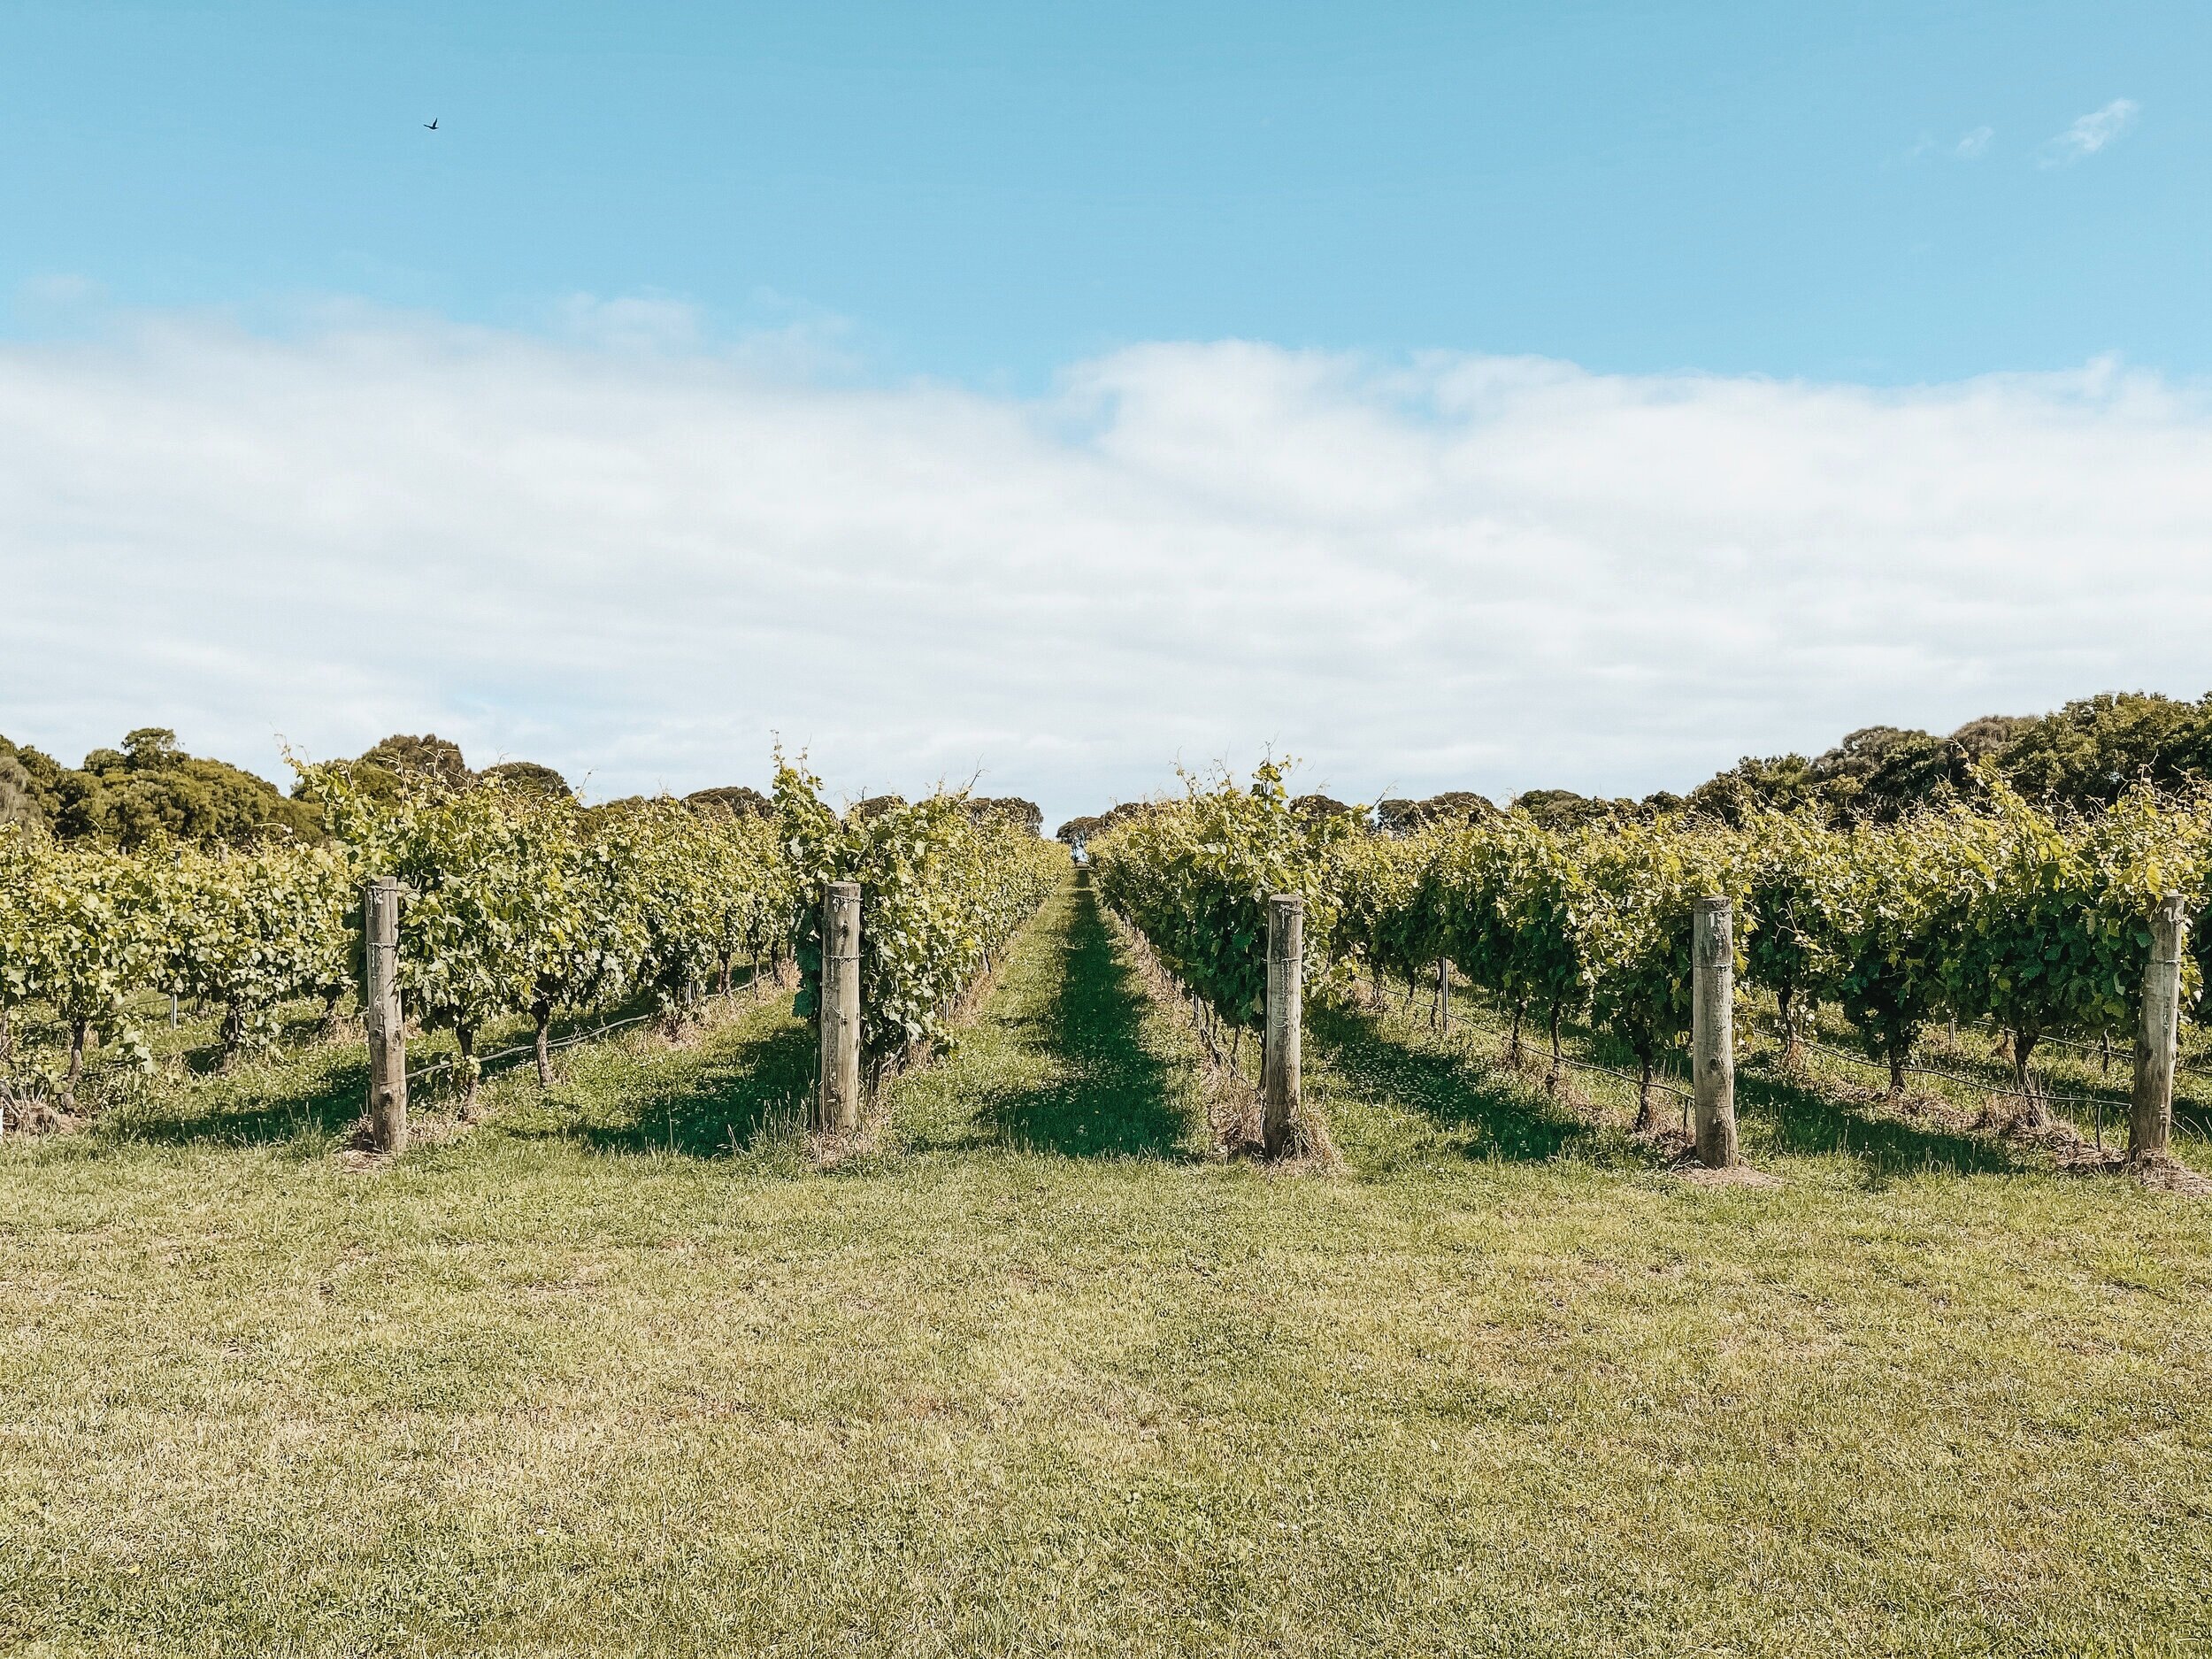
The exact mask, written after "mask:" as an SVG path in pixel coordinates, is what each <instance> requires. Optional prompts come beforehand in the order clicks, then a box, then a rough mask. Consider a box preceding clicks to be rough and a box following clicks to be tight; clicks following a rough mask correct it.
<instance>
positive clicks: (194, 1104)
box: [114, 999, 813, 1153]
mask: <svg viewBox="0 0 2212 1659" xmlns="http://www.w3.org/2000/svg"><path fill="white" fill-rule="evenodd" d="M651 1008H652V1004H651V1003H650V1002H648V1001H645V1000H642V999H641V1000H638V1001H635V1002H629V1003H625V1004H623V1005H621V1006H619V1007H615V1008H608V1009H596V1010H589V1011H587V1012H583V1013H577V1014H571V1015H567V1016H564V1017H562V1018H557V1019H556V1020H555V1021H554V1022H553V1025H552V1028H551V1032H550V1035H551V1037H552V1039H553V1041H555V1042H556V1043H558V1042H560V1041H562V1040H563V1039H565V1038H567V1037H569V1036H572V1035H575V1034H579V1033H589V1032H591V1031H593V1030H594V1029H595V1028H596V1027H598V1026H600V1025H605V1024H609V1023H611V1022H617V1021H621V1020H626V1019H628V1018H631V1017H633V1016H634V1015H637V1014H640V1013H647V1012H649V1011H650V1010H651ZM740 1018H743V1016H741V1017H740ZM303 1034H305V1033H303ZM528 1041H529V1031H528V1028H527V1027H526V1026H523V1027H520V1028H518V1030H513V1031H503V1032H502V1033H499V1034H498V1035H497V1036H496V1037H495V1038H493V1037H488V1038H487V1039H486V1040H485V1041H483V1042H482V1043H481V1044H480V1049H482V1050H488V1051H492V1052H498V1051H501V1050H506V1049H511V1048H514V1047H516V1046H517V1045H518V1044H527V1043H528ZM707 1041H714V1038H713V1037H711V1036H710V1038H708V1039H707ZM597 1048H598V1044H597V1043H595V1042H587V1043H586V1044H584V1045H583V1046H580V1047H578V1048H570V1049H568V1050H566V1051H565V1055H564V1056H561V1063H562V1064H568V1063H569V1061H570V1060H572V1058H574V1057H577V1056H587V1055H591V1054H593V1053H594V1051H595V1049H597ZM409 1049H410V1052H409V1056H408V1071H409V1073H410V1075H411V1076H412V1077H415V1078H416V1079H417V1082H416V1084H415V1087H413V1088H412V1090H411V1107H412V1109H413V1110H415V1111H417V1112H424V1113H435V1112H443V1111H449V1110H452V1108H453V1106H454V1104H455V1091H454V1090H453V1089H452V1088H451V1087H448V1086H447V1085H446V1084H445V1083H444V1082H443V1081H442V1080H440V1081H437V1082H427V1081H424V1080H422V1079H421V1078H420V1073H421V1072H422V1071H423V1070H424V1069H425V1068H426V1067H428V1066H432V1065H434V1064H437V1063H438V1062H440V1061H441V1060H443V1059H446V1058H448V1057H449V1056H450V1055H451V1054H452V1052H453V1041H452V1036H451V1033H432V1035H431V1037H430V1038H428V1039H422V1038H418V1039H417V1040H416V1041H412V1042H411V1043H410V1045H409ZM207 1053H208V1054H209V1055H211V1054H212V1053H213V1051H212V1050H209V1051H207ZM181 1057H182V1058H183V1060H184V1064H185V1068H186V1079H182V1080H180V1087H179V1093H177V1094H174V1095H172V1096H170V1097H168V1098H165V1099H161V1100H157V1102H154V1103H153V1104H152V1106H151V1107H150V1108H147V1107H141V1108H138V1109H136V1110H125V1111H123V1112H121V1113H119V1114H118V1115H117V1117H116V1118H115V1120H114V1133H116V1134H117V1135H118V1136H119V1138H120V1139H123V1140H127V1141H140V1142H153V1143H158V1144H164V1145H173V1146H198V1145H212V1146H244V1147H251V1146H278V1145H283V1144H286V1143H288V1142H293V1141H326V1140H328V1139H330V1138H332V1137H334V1136H337V1135H342V1134H344V1133H347V1132H348V1131H349V1130H350V1129H351V1128H352V1127H353V1125H355V1123H356V1122H357V1121H358V1120H359V1118H360V1116H361V1111H362V1107H363V1103H364V1102H365V1099H366V1097H367V1094H368V1056H367V1054H366V1052H365V1049H364V1048H363V1047H362V1046H361V1045H360V1043H359V1042H358V1041H354V1042H345V1041H339V1042H333V1043H326V1044H320V1045H310V1046H303V1047H301V1048H295V1049H290V1050H288V1051H285V1052H282V1053H280V1055H279V1056H277V1057H276V1058H275V1059H273V1060H272V1061H267V1062H263V1063H261V1064H249V1065H248V1066H246V1067H245V1068H243V1069H241V1070H239V1071H232V1072H224V1071H222V1070H221V1069H220V1067H219V1065H210V1064H203V1061H204V1058H205V1057H206V1056H203V1055H201V1054H199V1053H187V1054H185V1055H183V1056H181ZM531 1064H532V1062H531V1058H530V1056H529V1055H528V1054H527V1053H524V1054H522V1055H520V1056H509V1057H508V1058H506V1059H505V1060H503V1061H502V1062H501V1063H500V1064H497V1065H496V1066H495V1069H494V1070H492V1071H489V1072H488V1074H487V1077H486V1081H487V1083H490V1082H491V1081H492V1080H494V1079H498V1078H503V1077H505V1076H507V1075H509V1074H510V1073H511V1072H515V1071H520V1072H523V1073H525V1074H528V1073H529V1071H530V1070H531ZM812 1066H813V1045H812V1041H811V1040H810V1037H809V1035H808V1033H806V1032H805V1031H804V1030H803V1029H799V1030H794V1029H790V1028H787V1027H785V1028H780V1029H778V1030H775V1031H772V1032H769V1033H764V1034H761V1035H759V1036H757V1037H754V1038H749V1039H747V1040H745V1041H741V1042H739V1043H737V1044H736V1045H734V1046H733V1047H732V1048H729V1049H727V1050H726V1051H724V1052H721V1053H718V1054H716V1055H715V1056H713V1057H712V1059H711V1060H709V1061H706V1062H704V1063H703V1064H701V1065H700V1066H698V1067H696V1068H694V1069H685V1070H683V1071H681V1074H680V1075H679V1076H661V1075H657V1071H658V1070H659V1068H652V1069H647V1068H641V1067H636V1066H629V1065H621V1064H618V1065H617V1067H616V1068H615V1069H616V1071H617V1074H618V1079H619V1080H618V1081H617V1080H613V1079H608V1080H604V1081H598V1080H595V1081H591V1082H585V1083H572V1084H564V1085H558V1086H557V1087H556V1088H555V1090H554V1092H553V1094H550V1095H549V1096H547V1097H546V1098H545V1100H544V1101H543V1102H530V1103H527V1104H523V1103H519V1102H517V1103H513V1104H511V1105H510V1106H509V1107H507V1108H505V1109H503V1110H502V1112H501V1113H500V1116H501V1117H502V1118H505V1117H507V1116H508V1115H509V1113H510V1112H512V1113H513V1115H514V1116H515V1118H517V1124H516V1125H515V1127H514V1128H513V1129H512V1131H511V1133H517V1134H518V1135H520V1136H522V1137H524V1138H538V1137H541V1136H542V1137H547V1138H557V1137H558V1136H559V1135H560V1134H561V1133H567V1134H568V1135H569V1136H570V1137H571V1138H572V1139H580V1140H583V1141H587V1142H591V1143H596V1144H601V1145H605V1146H609V1147H617V1146H620V1147H629V1148H640V1149H643V1148H661V1149H664V1150H665V1149H673V1150H676V1151H681V1152H693V1153H710V1152H727V1151H729V1150H730V1148H731V1147H732V1145H733V1142H734V1144H739V1145H742V1144H744V1143H745V1142H746V1141H749V1140H750V1139H751V1138H752V1137H753V1136H754V1135H755V1134H756V1133H757V1132H758V1130H759V1129H760V1127H761V1126H762V1125H764V1123H765V1122H767V1121H768V1119H769V1118H771V1117H772V1116H773V1115H774V1113H775V1112H776V1110H777V1109H778V1108H779V1107H780V1106H782V1105H784V1104H786V1103H787V1102H790V1101H793V1100H799V1099H803V1097H804V1095H805V1093H806V1089H807V1086H808V1083H809V1082H810V1079H811V1078H812V1075H813V1071H812ZM594 1069H595V1070H596V1068H594ZM602 1093H604V1094H606V1095H607V1096H609V1097H611V1098H610V1099H609V1100H608V1101H607V1102H605V1103H606V1105H607V1110H608V1115H607V1116H603V1117H602V1118H601V1119H600V1120H599V1121H597V1122H587V1123H586V1124H585V1125H582V1126H578V1125H575V1124H573V1123H572V1122H569V1121H568V1120H569V1118H571V1117H572V1114H573V1113H574V1112H575V1111H576V1110H579V1106H580V1107H581V1110H584V1111H585V1112H587V1114H588V1113H589V1112H590V1111H591V1110H592V1109H593V1108H594V1107H595V1106H596V1105H599V1104H600V1103H601V1102H600V1101H599V1100H598V1099H597V1098H595V1097H597V1096H599V1095H600V1094H602ZM578 1095H582V1096H583V1097H585V1098H583V1099H582V1100H581V1102H579V1101H578V1099H577V1098H576V1096H578ZM565 1097H566V1098H565ZM541 1105H542V1106H545V1107H552V1108H555V1109H557V1111H558V1113H559V1117H560V1119H561V1121H562V1122H563V1123H565V1124H566V1125H567V1126H566V1127H565V1130H564V1129H562V1128H560V1127H541V1126H540V1125H539V1124H537V1123H535V1122H533V1121H532V1119H533V1118H537V1117H539V1116H540V1115H541V1114H540V1107H541Z"/></svg>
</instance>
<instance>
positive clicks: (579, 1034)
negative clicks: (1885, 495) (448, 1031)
mask: <svg viewBox="0 0 2212 1659" xmlns="http://www.w3.org/2000/svg"><path fill="white" fill-rule="evenodd" d="M760 979H761V972H760V964H758V963H755V964H753V972H752V975H751V977H750V978H749V979H747V980H746V981H745V983H744V984H742V985H740V986H735V987H732V988H731V990H730V991H729V992H728V993H727V994H728V995H731V996H739V995H743V994H744V993H745V992H748V991H750V990H751V989H753V988H754V987H756V986H757V985H758V984H759V983H760ZM660 1017H661V1010H658V1009H653V1010H650V1011H649V1012H647V1013H643V1014H633V1015H631V1016H630V1017H629V1018H627V1019H617V1020H610V1021H609V1022H607V1023H606V1024H605V1025H595V1026H594V1027H593V1028H592V1029H591V1030H589V1031H576V1032H571V1033H569V1034H568V1035H567V1036H565V1037H563V1038H562V1039H561V1040H560V1041H557V1042H549V1043H547V1044H546V1045H545V1051H546V1053H548V1054H557V1053H559V1052H560V1051H561V1050H562V1049H564V1048H575V1047H576V1046H577V1045H578V1044H579V1043H586V1042H591V1041H595V1040H596V1039H598V1038H601V1037H604V1036H607V1035H609V1034H611V1033H614V1032H618V1031H621V1030H624V1029H626V1027H628V1026H631V1025H642V1024H643V1023H644V1022H645V1021H647V1020H649V1019H658V1018H660ZM537 1051H538V1046H537V1044H536V1043H534V1042H525V1043H518V1044H516V1045H515V1046H514V1047H513V1048H502V1049H500V1050H499V1051H498V1052H497V1053H496V1054H488V1055H486V1056H483V1057H482V1058H481V1059H480V1060H478V1061H477V1063H476V1071H477V1075H478V1076H479V1077H481V1076H484V1075H485V1074H486V1073H487V1072H488V1071H490V1069H491V1067H492V1066H493V1065H494V1064H496V1063H498V1062H499V1061H502V1060H511V1059H513V1058H514V1057H515V1056H517V1055H525V1054H526V1055H531V1056H535V1055H536V1053H537ZM460 1065H461V1056H459V1055H455V1056H452V1057H451V1058H450V1059H446V1060H440V1061H437V1062H435V1063H434V1064H430V1065H426V1066H424V1067H423V1068H422V1069H421V1070H420V1071H410V1072H409V1073H408V1074H407V1087H409V1088H410V1089H412V1088H413V1087H415V1085H416V1084H417V1083H419V1082H425V1081H427V1080H428V1079H431V1078H434V1077H436V1076H438V1075H439V1074H440V1073H442V1072H446V1071H457V1070H458V1069H459V1068H460Z"/></svg>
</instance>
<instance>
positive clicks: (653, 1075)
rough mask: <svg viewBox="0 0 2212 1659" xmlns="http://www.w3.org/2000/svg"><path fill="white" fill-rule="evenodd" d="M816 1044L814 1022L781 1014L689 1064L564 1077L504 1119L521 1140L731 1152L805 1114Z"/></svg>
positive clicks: (698, 1153)
mask: <svg viewBox="0 0 2212 1659" xmlns="http://www.w3.org/2000/svg"><path fill="white" fill-rule="evenodd" d="M709 1041H714V1039H712V1038H710V1039H709ZM814 1049H815V1038H814V1033H813V1032H812V1030H811V1029H810V1027H808V1026H806V1025H799V1024H796V1023H794V1022H793V1021H790V1020H788V1019H783V1020H779V1021H778V1023H777V1024H776V1025H774V1026H772V1028H771V1029H769V1030H767V1031H763V1032H756V1033H748V1034H745V1035H742V1036H740V1037H738V1038H737V1039H736V1040H735V1041H729V1042H728V1043H727V1046H726V1047H723V1048H719V1049H718V1052H716V1053H715V1054H714V1055H713V1056H711V1057H710V1058H707V1059H703V1060H702V1061H701V1062H700V1063H699V1064H696V1065H694V1066H687V1067H682V1068H677V1067H672V1066H663V1067H654V1068H651V1069H646V1068H643V1067H636V1068H633V1067H628V1066H624V1067H620V1068H618V1074H617V1076H615V1077H613V1078H610V1079H595V1080H594V1081H593V1082H591V1083H590V1084H580V1083H574V1082H572V1083H568V1084H564V1085H561V1086H560V1087H557V1088H556V1089H555V1090H554V1092H553V1093H552V1094H550V1095H549V1096H548V1097H547V1099H546V1101H545V1102H544V1104H545V1107H546V1109H547V1110H544V1111H540V1112H525V1113H518V1114H516V1115H515V1116H514V1118H512V1120H511V1121H509V1122H505V1123H503V1124H502V1125H501V1127H502V1128H503V1131H504V1132H505V1133H509V1134H512V1135H514V1136H516V1137H518V1138H519V1139H526V1140H553V1141H574V1142H576V1143H578V1144H579V1145H582V1146H586V1147H589V1148H594V1149H595V1150H598V1151H603V1152H671V1153H681V1154H684V1155H686V1156H691V1157H728V1156H732V1155H733V1154H735V1153H739V1152H742V1151H744V1150H746V1149H747V1148H749V1147H750V1146H751V1145H752V1144H753V1143H754V1142H755V1141H757V1140H759V1139H760V1137H761V1136H762V1134H763V1133H765V1132H768V1131H770V1130H772V1129H775V1128H777V1127H780V1126H781V1125H784V1124H787V1123H791V1124H796V1123H800V1122H803V1119H804V1116H805V1111H806V1102H807V1096H808V1094H809V1092H810V1090H811V1089H812V1087H813V1084H814V1057H815V1056H814ZM602 1096H605V1097H607V1098H606V1099H605V1102H604V1104H603V1105H602V1100H601V1097H602Z"/></svg>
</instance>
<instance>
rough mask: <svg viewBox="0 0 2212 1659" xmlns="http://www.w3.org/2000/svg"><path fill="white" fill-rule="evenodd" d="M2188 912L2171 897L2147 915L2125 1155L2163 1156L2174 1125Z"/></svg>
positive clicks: (2140, 1158)
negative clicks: (2147, 937)
mask: <svg viewBox="0 0 2212 1659" xmlns="http://www.w3.org/2000/svg"><path fill="white" fill-rule="evenodd" d="M2188 931H2189V910H2188V906H2187V903H2186V902H2185V900H2184V899H2183V898H2182V896H2181V895H2180V894H2178V893H2170V894H2168V895H2166V896H2165V898H2164V899H2162V900H2161V901H2160V902H2159V906H2158V908H2157V909H2156V910H2153V911H2152V912H2151V959H2150V962H2149V964H2148V965H2147V966H2146V967H2145V969H2144V970H2143V1006H2142V1013H2141V1018H2139V1020H2138V1021H2137V1024H2136V1027H2135V1098H2134V1101H2133V1102H2131V1105H2130V1108H2129V1110H2128V1157H2129V1160H2130V1161H2131V1162H2132V1163H2137V1164H2143V1163H2149V1162H2151V1161H2153V1160H2155V1159H2158V1158H2162V1157H2164V1156H2166V1143H2167V1141H2168V1140H2169V1138H2170V1136H2171V1135H2172V1133H2173V1127H2174V1061H2175V1049H2176V1047H2177V1042H2178V1038H2179V1033H2178V1029H2177V1027H2178V1025H2179V1024H2180V1019H2181V944H2182V941H2183V939H2184V938H2185V936H2186V935H2187V933H2188Z"/></svg>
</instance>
